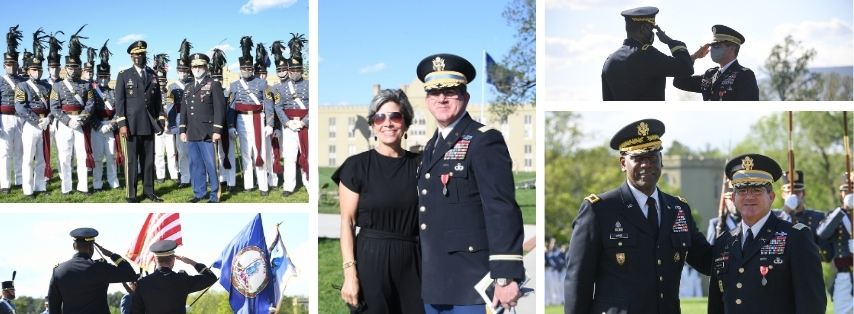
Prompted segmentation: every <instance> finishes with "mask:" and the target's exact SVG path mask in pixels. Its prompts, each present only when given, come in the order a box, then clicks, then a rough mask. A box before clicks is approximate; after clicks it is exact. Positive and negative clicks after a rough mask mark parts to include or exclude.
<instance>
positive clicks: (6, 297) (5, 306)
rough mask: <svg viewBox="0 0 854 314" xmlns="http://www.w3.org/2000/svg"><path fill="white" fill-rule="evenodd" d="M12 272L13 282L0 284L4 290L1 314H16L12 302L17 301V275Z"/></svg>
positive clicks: (0, 306)
mask: <svg viewBox="0 0 854 314" xmlns="http://www.w3.org/2000/svg"><path fill="white" fill-rule="evenodd" d="M16 273H17V272H16V271H15V272H12V280H10V281H4V282H2V283H0V285H2V288H3V299H2V300H0V314H16V313H17V310H16V309H15V304H12V300H14V299H15V274H16Z"/></svg>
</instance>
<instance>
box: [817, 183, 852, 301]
mask: <svg viewBox="0 0 854 314" xmlns="http://www.w3.org/2000/svg"><path fill="white" fill-rule="evenodd" d="M842 179H843V180H842V185H840V186H839V198H840V200H841V201H842V206H839V207H837V208H836V209H834V210H833V211H831V212H830V214H828V215H827V219H825V220H824V221H822V222H821V223H820V224H819V226H818V230H816V233H817V234H818V238H819V239H821V240H823V241H826V242H828V244H829V246H828V249H827V253H828V254H827V255H828V256H827V257H829V258H830V259H831V260H832V267H834V268H836V276H834V277H833V279H832V280H833V291H832V293H831V298H832V299H833V312H834V313H851V312H852V309H854V301H852V298H854V297H852V295H854V288H852V281H854V277H852V275H851V274H852V268H851V267H852V265H854V260H852V257H851V251H852V250H854V249H852V245H854V244H852V243H854V242H852V240H851V227H852V226H851V210H852V209H854V195H852V194H851V192H849V191H850V188H849V187H848V183H849V182H848V181H849V180H851V177H850V176H848V174H847V173H846V174H843V175H842Z"/></svg>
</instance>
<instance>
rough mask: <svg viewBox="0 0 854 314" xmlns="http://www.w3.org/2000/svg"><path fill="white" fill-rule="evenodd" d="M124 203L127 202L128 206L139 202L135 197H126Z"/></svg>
mask: <svg viewBox="0 0 854 314" xmlns="http://www.w3.org/2000/svg"><path fill="white" fill-rule="evenodd" d="M125 201H127V202H128V203H130V204H133V203H139V200H138V199H136V197H128V198H126V199H125Z"/></svg>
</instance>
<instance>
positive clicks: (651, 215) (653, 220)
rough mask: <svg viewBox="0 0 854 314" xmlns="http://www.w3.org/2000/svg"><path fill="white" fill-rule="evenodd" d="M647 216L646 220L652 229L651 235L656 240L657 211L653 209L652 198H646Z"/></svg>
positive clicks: (653, 201)
mask: <svg viewBox="0 0 854 314" xmlns="http://www.w3.org/2000/svg"><path fill="white" fill-rule="evenodd" d="M646 206H647V207H648V209H647V215H646V220H648V221H649V225H650V226H651V227H652V234H654V235H655V237H656V238H658V209H657V208H656V207H655V199H654V198H652V197H648V198H647V199H646Z"/></svg>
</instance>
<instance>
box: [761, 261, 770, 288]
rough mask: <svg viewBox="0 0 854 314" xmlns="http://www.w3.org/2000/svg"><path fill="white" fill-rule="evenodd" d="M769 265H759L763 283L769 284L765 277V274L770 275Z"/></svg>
mask: <svg viewBox="0 0 854 314" xmlns="http://www.w3.org/2000/svg"><path fill="white" fill-rule="evenodd" d="M768 269H769V268H768V266H759V273H760V274H762V285H763V286H764V285H767V284H768V279H765V275H768Z"/></svg>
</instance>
